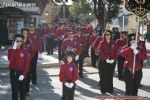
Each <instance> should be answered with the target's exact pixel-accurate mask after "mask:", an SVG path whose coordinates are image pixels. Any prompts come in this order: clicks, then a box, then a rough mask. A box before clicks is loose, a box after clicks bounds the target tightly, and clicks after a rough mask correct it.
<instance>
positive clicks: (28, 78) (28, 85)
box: [26, 68, 31, 93]
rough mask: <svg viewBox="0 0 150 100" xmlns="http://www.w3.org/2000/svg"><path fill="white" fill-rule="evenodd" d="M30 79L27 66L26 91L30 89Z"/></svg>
mask: <svg viewBox="0 0 150 100" xmlns="http://www.w3.org/2000/svg"><path fill="white" fill-rule="evenodd" d="M30 81H31V68H29V71H28V73H27V81H26V93H28V92H29V91H30Z"/></svg>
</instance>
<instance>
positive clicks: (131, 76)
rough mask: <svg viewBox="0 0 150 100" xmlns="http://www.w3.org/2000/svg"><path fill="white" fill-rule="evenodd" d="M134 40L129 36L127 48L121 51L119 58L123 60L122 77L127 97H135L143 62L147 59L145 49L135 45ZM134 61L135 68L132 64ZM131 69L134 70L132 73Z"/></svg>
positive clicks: (133, 36) (133, 35)
mask: <svg viewBox="0 0 150 100" xmlns="http://www.w3.org/2000/svg"><path fill="white" fill-rule="evenodd" d="M135 38H136V36H135V34H129V35H128V48H126V49H123V50H122V51H121V56H122V57H124V58H125V62H124V71H123V77H124V81H125V85H126V95H128V96H137V94H138V87H139V85H140V81H141V77H142V70H141V68H142V67H143V60H145V59H146V58H147V53H146V50H145V47H143V46H141V45H140V44H139V43H137V42H136V39H135ZM137 44H138V45H137ZM134 55H135V56H136V57H135V56H134ZM134 57H135V58H134ZM134 59H135V66H134V64H133V63H134ZM133 68H135V70H134V73H133Z"/></svg>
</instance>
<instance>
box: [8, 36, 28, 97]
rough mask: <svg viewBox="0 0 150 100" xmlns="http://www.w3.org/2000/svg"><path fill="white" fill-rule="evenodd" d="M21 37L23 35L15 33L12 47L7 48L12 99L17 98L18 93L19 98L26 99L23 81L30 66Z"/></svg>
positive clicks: (24, 81) (22, 37)
mask: <svg viewBox="0 0 150 100" xmlns="http://www.w3.org/2000/svg"><path fill="white" fill-rule="evenodd" d="M23 39H24V36H23V35H20V34H16V35H15V39H14V44H13V47H11V48H10V49H9V50H8V60H9V62H10V64H9V69H10V82H11V89H12V100H18V93H20V100H26V95H25V89H26V85H25V83H26V75H27V72H28V69H29V66H30V55H29V53H28V50H27V49H25V48H24V47H23Z"/></svg>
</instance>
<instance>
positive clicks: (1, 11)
mask: <svg viewBox="0 0 150 100" xmlns="http://www.w3.org/2000/svg"><path fill="white" fill-rule="evenodd" d="M0 15H26V12H24V11H23V10H21V9H19V8H15V7H5V8H0Z"/></svg>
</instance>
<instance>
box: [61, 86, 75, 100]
mask: <svg viewBox="0 0 150 100" xmlns="http://www.w3.org/2000/svg"><path fill="white" fill-rule="evenodd" d="M74 91H75V85H74V86H73V87H72V88H68V87H66V86H65V85H64V84H63V94H62V100H74Z"/></svg>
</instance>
